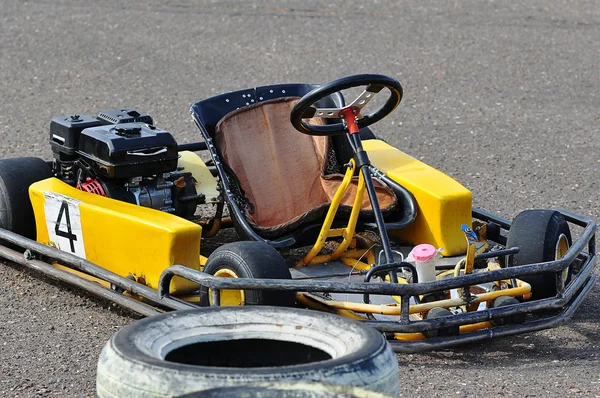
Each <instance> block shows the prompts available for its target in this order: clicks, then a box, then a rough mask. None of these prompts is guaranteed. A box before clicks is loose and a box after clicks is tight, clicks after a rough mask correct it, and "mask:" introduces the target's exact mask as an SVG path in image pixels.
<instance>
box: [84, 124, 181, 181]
mask: <svg viewBox="0 0 600 398" xmlns="http://www.w3.org/2000/svg"><path fill="white" fill-rule="evenodd" d="M77 153H78V154H79V155H80V156H82V157H84V158H85V159H87V160H88V161H89V162H90V163H91V165H92V166H93V167H94V168H95V169H96V171H97V173H98V174H99V175H101V176H105V177H108V178H115V179H119V178H132V177H147V176H152V175H155V174H160V173H168V172H171V171H174V170H176V169H177V158H178V157H177V142H176V141H175V138H173V136H172V135H171V133H169V132H167V131H165V130H161V129H159V128H157V127H154V126H152V125H147V124H141V123H124V124H117V125H104V126H98V127H92V128H87V129H85V130H83V131H82V132H81V136H80V137H79V148H78V150H77Z"/></svg>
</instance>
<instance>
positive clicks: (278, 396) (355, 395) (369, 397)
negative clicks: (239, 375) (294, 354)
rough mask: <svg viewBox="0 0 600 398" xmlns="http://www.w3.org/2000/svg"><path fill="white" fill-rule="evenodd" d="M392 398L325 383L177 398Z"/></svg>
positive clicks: (224, 390) (242, 388)
mask: <svg viewBox="0 0 600 398" xmlns="http://www.w3.org/2000/svg"><path fill="white" fill-rule="evenodd" d="M238 397H246V398H338V397H344V398H391V396H390V395H384V394H381V393H379V392H375V391H370V390H365V389H364V388H360V387H351V386H334V385H332V384H323V383H303V382H300V383H286V382H275V383H262V384H252V385H247V386H237V387H218V388H213V389H210V390H204V391H199V392H194V393H190V394H185V395H180V396H178V397H177V398H238Z"/></svg>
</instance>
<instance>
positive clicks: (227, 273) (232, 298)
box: [208, 268, 246, 307]
mask: <svg viewBox="0 0 600 398" xmlns="http://www.w3.org/2000/svg"><path fill="white" fill-rule="evenodd" d="M214 275H215V276H218V277H220V278H239V276H238V275H237V274H236V273H235V272H234V271H232V270H230V269H228V268H221V269H220V270H218V271H217V272H215V274H214ZM208 293H209V294H208V300H209V303H210V305H212V289H209V290H208ZM220 300H221V302H220V305H221V306H223V307H234V306H240V305H244V304H246V296H245V294H244V291H243V290H221V298H220Z"/></svg>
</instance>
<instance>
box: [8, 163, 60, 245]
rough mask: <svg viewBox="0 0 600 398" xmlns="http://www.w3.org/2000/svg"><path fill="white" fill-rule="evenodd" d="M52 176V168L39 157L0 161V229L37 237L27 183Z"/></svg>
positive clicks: (28, 236)
mask: <svg viewBox="0 0 600 398" xmlns="http://www.w3.org/2000/svg"><path fill="white" fill-rule="evenodd" d="M50 177H52V169H51V168H50V166H48V164H47V163H46V162H45V161H43V160H42V159H39V158H14V159H2V160H0V228H4V229H7V230H9V231H11V232H14V233H17V234H19V235H21V236H24V237H26V238H29V239H34V240H35V238H36V228H35V217H34V215H33V207H32V206H31V201H30V200H29V186H30V185H31V184H33V183H34V182H38V181H41V180H45V179H46V178H50Z"/></svg>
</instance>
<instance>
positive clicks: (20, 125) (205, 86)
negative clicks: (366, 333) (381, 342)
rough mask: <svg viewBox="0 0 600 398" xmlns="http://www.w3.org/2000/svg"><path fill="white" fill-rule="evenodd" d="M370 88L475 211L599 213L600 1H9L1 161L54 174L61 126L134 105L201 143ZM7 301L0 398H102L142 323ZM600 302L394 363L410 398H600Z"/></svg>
mask: <svg viewBox="0 0 600 398" xmlns="http://www.w3.org/2000/svg"><path fill="white" fill-rule="evenodd" d="M351 4H352V5H351ZM366 72H371V73H382V74H387V75H390V76H393V77H396V78H398V79H399V80H400V81H401V82H402V84H403V86H404V93H405V97H404V100H403V103H402V104H401V106H400V107H399V108H398V110H397V111H396V112H394V113H393V114H392V115H391V116H389V117H388V118H387V119H385V120H383V121H382V122H380V123H379V124H378V125H377V126H376V127H375V128H374V130H375V132H376V134H378V135H381V136H382V137H384V138H385V139H386V140H387V141H388V142H390V143H391V144H394V145H396V146H398V147H399V148H401V149H403V150H405V151H407V152H408V153H410V154H412V155H413V156H415V157H417V158H419V159H423V160H425V161H426V162H428V163H429V164H431V165H433V166H436V167H438V168H439V169H441V170H443V171H445V172H446V173H448V174H450V175H451V176H453V177H455V178H456V179H457V180H458V181H460V182H461V183H463V184H464V185H465V186H467V187H468V188H469V189H471V190H472V191H473V195H474V204H475V205H476V206H478V207H482V208H484V209H486V210H490V211H493V212H495V213H498V214H500V215H502V216H504V217H507V218H511V217H513V216H514V215H516V214H517V213H518V212H519V211H520V210H523V209H526V208H568V209H570V210H573V211H576V212H579V213H582V214H585V215H587V216H591V217H594V218H598V216H599V215H600V207H599V206H598V188H599V183H598V178H597V177H598V175H599V171H600V111H599V109H600V96H599V94H598V93H600V2H599V1H597V0H592V1H568V2H565V1H550V0H535V1H527V2H525V1H511V2H501V1H448V2H437V1H417V0H407V1H402V2H391V1H389V2H385V1H368V2H358V3H357V2H342V1H338V0H331V1H328V2H316V1H302V2H301V1H290V0H288V1H275V0H270V1H268V0H265V1H252V2H250V1H241V0H239V1H233V0H230V1H221V2H217V1H201V0H190V1H177V0H166V1H165V0H161V1H159V0H148V1H139V0H130V1H127V2H123V1H116V0H105V1H102V2H92V1H84V0H37V1H17V0H0V94H1V98H2V99H1V101H0V157H3V158H4V157H16V156H25V155H27V156H39V157H43V158H46V159H49V158H50V157H51V152H50V147H49V145H48V142H47V134H48V125H49V122H50V119H51V117H52V116H56V115H64V114H73V113H90V114H95V113H96V112H97V111H98V110H101V109H107V108H115V107H121V106H131V107H135V108H139V109H140V110H142V111H145V112H148V113H149V114H151V115H152V116H153V117H154V119H155V121H156V123H157V124H158V125H159V126H161V127H163V128H165V129H167V130H170V131H172V132H173V133H174V134H175V136H176V138H177V139H178V140H180V141H191V140H195V139H197V138H198V133H197V131H196V128H195V127H194V125H193V123H192V121H191V119H190V117H189V114H188V106H189V105H190V104H191V103H193V102H195V101H197V100H200V99H203V98H206V97H208V96H211V95H215V94H218V93H220V92H223V91H228V90H234V89H239V88H244V87H251V86H255V85H262V84H268V83H279V82H326V81H329V80H332V79H334V78H337V77H341V76H344V75H349V74H355V73H366ZM0 290H1V291H2V293H1V294H0V374H1V375H2V376H1V377H0V396H19V397H31V396H38V395H41V396H60V397H63V396H93V395H94V394H95V390H94V384H95V365H96V360H97V356H98V353H99V351H100V349H101V347H102V345H103V344H104V343H105V342H106V340H107V339H108V338H109V336H110V335H111V334H112V333H114V332H115V331H116V330H118V329H119V328H120V327H122V326H123V325H126V324H128V323H130V322H132V321H133V320H134V319H136V318H135V316H132V315H131V314H128V313H126V312H124V311H121V310H119V309H118V308H115V307H114V306H113V305H112V304H109V303H106V302H103V301H100V300H97V299H95V298H92V297H89V296H87V295H85V294H83V293H82V292H80V291H77V290H73V289H71V288H69V287H66V286H64V285H62V284H60V283H56V282H53V281H51V280H48V279H45V278H43V277H40V276H39V275H37V274H33V273H30V272H28V271H26V270H23V269H22V268H21V267H20V266H16V265H14V264H6V265H4V266H0ZM599 294H600V292H599V289H598V287H597V286H596V288H595V291H594V292H593V293H592V295H591V296H590V297H589V298H588V299H587V300H586V301H585V303H584V304H583V306H582V308H581V309H580V311H579V312H578V313H577V314H576V316H575V318H574V319H573V320H572V321H571V322H569V323H568V324H566V325H565V326H563V327H560V328H557V329H553V330H550V331H544V332H539V333H535V334H531V335H527V336H519V337H515V338H507V339H502V340H497V341H493V342H489V343H485V344H478V345H473V346H470V347H463V348H459V349H454V350H447V351H441V352H435V353H429V354H422V355H401V356H399V357H398V360H399V365H400V368H401V370H402V388H401V395H402V396H415V397H418V396H423V397H425V396H433V395H436V396H459V397H462V396H473V397H476V396H482V395H484V394H489V395H491V396H517V395H518V396H527V397H548V396H557V397H558V396H560V397H564V396H571V395H573V396H600V365H599V363H598V359H599V358H598V357H599V356H600V330H599V328H598V326H599V325H598V323H599V319H600V310H599V309H598V306H597V305H596V303H597V301H598V299H599Z"/></svg>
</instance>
